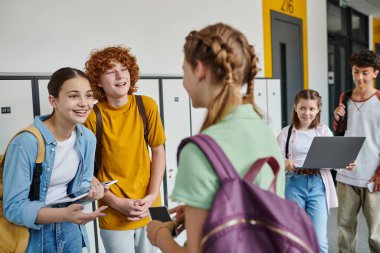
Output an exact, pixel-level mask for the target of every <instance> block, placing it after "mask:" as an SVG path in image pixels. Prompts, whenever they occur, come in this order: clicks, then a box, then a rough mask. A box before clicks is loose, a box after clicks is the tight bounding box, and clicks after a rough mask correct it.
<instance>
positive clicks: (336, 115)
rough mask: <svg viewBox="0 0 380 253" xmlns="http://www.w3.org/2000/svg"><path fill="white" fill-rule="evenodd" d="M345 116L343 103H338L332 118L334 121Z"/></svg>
mask: <svg viewBox="0 0 380 253" xmlns="http://www.w3.org/2000/svg"><path fill="white" fill-rule="evenodd" d="M345 114H346V107H345V106H344V104H343V103H340V104H339V106H338V107H337V108H335V110H334V118H335V120H336V121H338V120H339V117H344V115H345Z"/></svg>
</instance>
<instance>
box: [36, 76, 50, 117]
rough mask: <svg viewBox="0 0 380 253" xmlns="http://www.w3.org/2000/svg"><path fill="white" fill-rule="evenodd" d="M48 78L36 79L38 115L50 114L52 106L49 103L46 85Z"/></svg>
mask: <svg viewBox="0 0 380 253" xmlns="http://www.w3.org/2000/svg"><path fill="white" fill-rule="evenodd" d="M48 83H49V80H44V79H39V80H38V94H39V99H40V115H47V114H51V113H52V111H53V107H52V106H51V105H50V103H49V99H48V97H49V92H48V89H47V85H48Z"/></svg>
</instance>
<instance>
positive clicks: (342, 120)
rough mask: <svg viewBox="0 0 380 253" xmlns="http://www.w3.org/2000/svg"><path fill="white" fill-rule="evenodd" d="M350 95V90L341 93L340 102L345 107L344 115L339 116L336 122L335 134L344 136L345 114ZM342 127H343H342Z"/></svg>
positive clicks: (345, 126)
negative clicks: (341, 99) (341, 98)
mask: <svg viewBox="0 0 380 253" xmlns="http://www.w3.org/2000/svg"><path fill="white" fill-rule="evenodd" d="M351 95H352V90H348V91H346V92H345V93H344V95H343V101H342V102H343V104H344V106H345V108H346V109H345V110H346V115H345V116H344V117H342V116H339V119H338V123H337V126H336V129H335V133H334V135H335V136H344V133H345V132H346V128H347V116H348V111H347V104H348V100H349V99H350V97H351ZM342 127H343V129H342Z"/></svg>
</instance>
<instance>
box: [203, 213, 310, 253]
mask: <svg viewBox="0 0 380 253" xmlns="http://www.w3.org/2000/svg"><path fill="white" fill-rule="evenodd" d="M242 223H247V224H251V225H263V226H265V227H266V228H268V229H269V230H271V231H273V232H275V233H277V234H280V235H282V236H284V237H286V238H288V239H290V240H292V241H294V242H296V243H297V244H299V245H300V246H302V247H303V248H304V249H305V250H306V251H307V252H309V253H313V250H312V249H311V248H310V247H309V246H308V245H307V244H306V243H305V242H304V241H302V239H300V238H299V237H298V236H296V235H295V234H293V233H290V232H288V231H285V230H283V229H279V228H276V227H274V226H271V225H269V224H267V223H265V222H262V221H258V220H252V219H240V218H238V219H232V220H229V221H227V222H226V223H224V224H221V225H219V226H217V227H216V228H214V229H213V230H211V231H210V232H208V233H207V234H206V235H205V236H204V237H203V239H202V245H204V244H205V243H206V241H207V240H208V239H210V237H211V236H213V235H214V234H216V233H218V232H220V231H222V230H223V229H226V228H229V227H232V226H235V225H238V224H242Z"/></svg>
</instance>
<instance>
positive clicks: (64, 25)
mask: <svg viewBox="0 0 380 253" xmlns="http://www.w3.org/2000/svg"><path fill="white" fill-rule="evenodd" d="M219 21H223V22H225V23H227V24H230V25H232V26H235V27H236V28H238V29H240V30H241V31H242V32H244V33H245V34H246V35H247V37H248V39H249V41H250V42H251V43H252V44H253V45H255V46H256V49H257V51H258V53H259V56H261V55H263V37H262V8H261V0H237V1H229V0H208V1H203V0H192V1H185V0H154V1H151V0H137V1H136V0H107V1H104V0H65V1H62V0H33V1H28V0H0V34H1V36H0V59H1V61H0V72H39V73H41V72H50V73H51V72H53V71H55V70H56V69H58V68H60V67H62V66H71V67H77V68H80V69H82V68H83V65H84V63H85V61H86V59H87V57H88V55H89V53H90V51H91V50H92V49H94V48H102V47H105V46H111V45H116V44H123V45H126V46H128V47H131V48H132V52H133V53H134V54H135V55H136V56H137V58H138V63H139V65H140V69H141V73H142V74H173V75H179V74H181V73H182V69H181V66H182V46H183V43H184V38H185V36H186V35H187V34H188V33H189V32H190V31H191V30H193V29H200V28H202V27H204V26H205V25H208V24H212V23H216V22H219ZM261 63H263V60H261Z"/></svg>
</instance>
